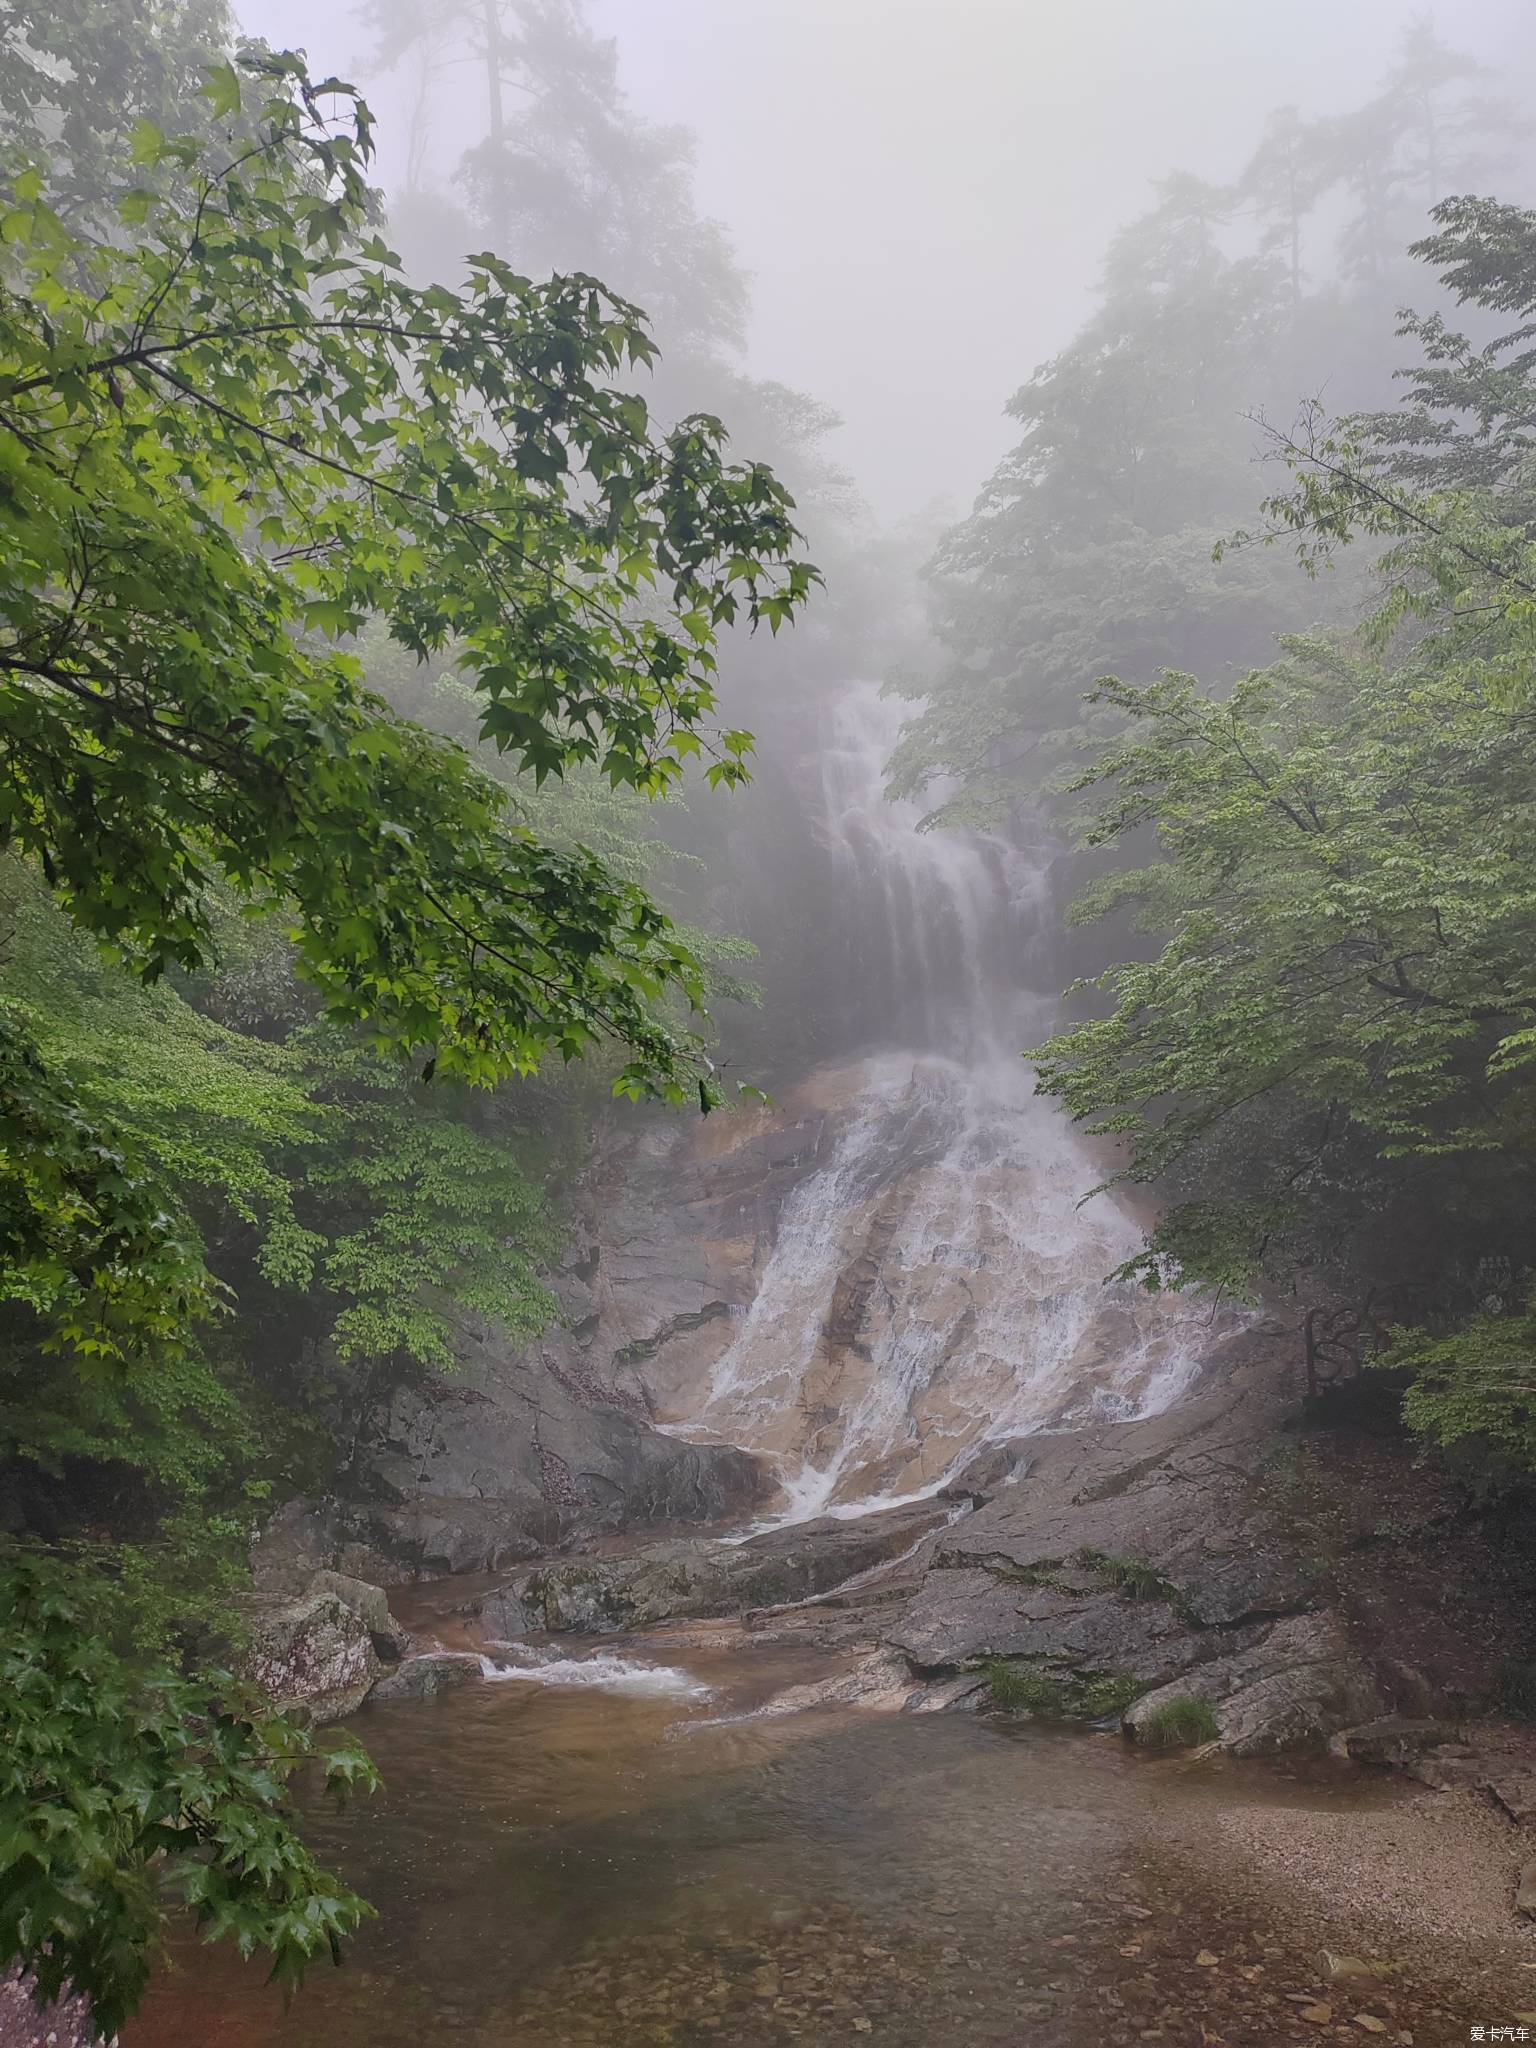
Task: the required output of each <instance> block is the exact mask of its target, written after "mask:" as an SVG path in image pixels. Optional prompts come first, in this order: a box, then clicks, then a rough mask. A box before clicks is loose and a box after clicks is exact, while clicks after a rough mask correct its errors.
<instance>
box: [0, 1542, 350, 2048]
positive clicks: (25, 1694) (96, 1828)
mask: <svg viewBox="0 0 1536 2048" xmlns="http://www.w3.org/2000/svg"><path fill="white" fill-rule="evenodd" d="M113 1621H114V1617H113V1612H112V1595H111V1589H110V1588H109V1587H107V1586H105V1585H104V1584H102V1583H101V1582H92V1581H91V1580H90V1579H89V1578H85V1577H82V1576H81V1575H80V1574H78V1573H76V1572H72V1571H70V1570H69V1569H68V1568H67V1567H65V1566H63V1565H62V1564H60V1563H58V1562H56V1561H50V1560H46V1559H41V1558H35V1557H34V1558H19V1557H7V1558H4V1559H0V1955H4V1956H7V1957H10V1956H16V1955H21V1956H24V1957H25V1958H26V1959H27V1963H28V1967H29V1968H30V1969H31V1970H32V1971H33V1972H34V1974H35V1976H36V1978H37V1983H38V1988H39V1991H40V1993H41V1994H42V1995H43V1996H44V1997H54V1996H56V1995H57V1994H58V1993H59V1992H60V1991H61V1990H62V1989H64V1988H66V1987H68V1986H72V1987H73V1988H74V1989H75V1990H77V1991H80V1992H82V1993H83V1994H84V1995H85V1997H86V1998H87V1999H88V2000H89V2002H90V2005H91V2009H92V2013H93V2015H94V2018H95V2021H96V2024H97V2026H98V2027H99V2028H100V2029H101V2031H102V2032H103V2033H105V2034H111V2033H112V2032H114V2031H115V2029H116V2028H117V2027H118V2026H119V2025H120V2024H121V2022H122V2021H123V2020H125V2019H126V2018H127V2017H128V2016H129V2014H130V2013H131V2012H132V2011H133V2009H134V2007H135V2005H136V2004H137V2002H138V1999H139V1996H140V1994H141V1993H142V1990H143V1987H144V1983H145V1980H146V1978H147V1976H148V1973H149V1969H150V1965H151V1963H152V1961H153V1959H154V1956H155V1953H156V1950H157V1946H158V1939H159V1933H160V1929H161V1926H162V1924H163V1922H164V1919H165V1916H166V1912H167V1908H168V1906H169V1905H170V1903H171V1902H172V1901H180V1902H183V1903H184V1904H185V1905H187V1906H189V1907H190V1908H191V1910H192V1912H193V1913H194V1915H195V1916H196V1919H197V1921H198V1924H199V1925H200V1926H201V1927H202V1928H203V1930H204V1931H205V1933H206V1934H207V1936H208V1938H209V1939H210V1940H212V1939H217V1938H221V1937H222V1938H227V1939H230V1940H233V1941H234V1942H235V1944H236V1946H237V1947H238V1948H239V1950H240V1952H241V1954H242V1955H247V1956H249V1955H252V1954H254V1953H256V1952H257V1951H265V1952H267V1953H268V1954H269V1955H270V1956H271V1958H272V1974H273V1976H274V1978H275V1979H276V1980H277V1981H278V1982H279V1983H280V1984H283V1985H284V1986H288V1987H291V1986H292V1985H294V1984H295V1983H296V1982H297V1981H298V1979H299V1977H300V1976H301V1975H302V1973H303V1970H304V1967H305V1965H306V1964H307V1963H309V1962H310V1961H312V1960H313V1959H314V1958H315V1957H316V1956H320V1955H324V1954H335V1953H336V1952H337V1950H338V1945H339V1943H340V1940H341V1938H342V1936H343V1935H346V1934H349V1933H351V1932H352V1931H353V1930H354V1929H355V1928H356V1927H357V1926H358V1925H359V1923H360V1922H361V1920H362V1919H363V1917H364V1916H365V1915H366V1914H367V1912H368V1911H369V1909H368V1907H367V1906H365V1905H364V1903H363V1902H362V1900H360V1899H359V1898H357V1897H356V1896H355V1895H354V1894H353V1893H351V1892H349V1891H348V1890H347V1889H346V1887H345V1886H343V1885H341V1884H340V1883H338V1882H337V1880H336V1879H334V1878H333V1877H331V1876H330V1875H329V1874H328V1873H327V1872H325V1871H323V1870H322V1869H321V1868H320V1867H319V1866H318V1865H317V1864H316V1862H315V1861H314V1859H313V1857H312V1856H311V1855H310V1853H309V1851H308V1850H307V1849H305V1848H304V1846H303V1844H302V1843H301V1842H300V1840H299V1838H298V1836H297V1834H296V1832H295V1830H294V1815H293V1808H292V1804H291V1801H290V1798H289V1794H288V1790H287V1787H288V1782H289V1780H290V1779H291V1778H292V1776H293V1774H294V1772H295V1771H296V1770H297V1769H298V1768H299V1767H300V1766H301V1765H303V1764H305V1763H306V1762H307V1761H308V1760H309V1759H310V1758H312V1757H313V1758H317V1759H319V1760H320V1762H321V1763H322V1765H323V1769H324V1773H325V1781H326V1784H327V1786H328V1787H329V1788H330V1789H331V1790H333V1791H334V1792H336V1793H338V1794H342V1793H345V1792H347V1791H348V1790H351V1789H353V1788H355V1787H362V1788H364V1789H368V1790H371V1789H372V1788H373V1787H374V1785H375V1784H376V1783H377V1779H376V1776H375V1773H374V1771H373V1768H372V1766H371V1765H370V1764H369V1762H368V1760H367V1758H366V1757H365V1756H364V1755H363V1753H362V1751H361V1750H360V1749H358V1747H357V1746H356V1744H355V1743H352V1742H350V1741H348V1740H345V1739H330V1740H327V1741H326V1742H325V1743H324V1744H323V1745H322V1743H321V1742H320V1741H319V1740H318V1739H317V1738H315V1737H313V1736H311V1735H309V1734H306V1733H305V1732H303V1731H302V1730H300V1729H299V1728H297V1727H295V1726H294V1725H293V1724H292V1723H291V1722H288V1721H285V1720H283V1719H282V1718H280V1717H277V1716H274V1715H273V1714H271V1712H270V1711H269V1710H267V1709H266V1708H265V1706H264V1704H263V1703H262V1702H261V1701H259V1700H257V1699H255V1698H254V1697H252V1696H251V1695H250V1694H249V1693H248V1692H247V1691H245V1690H243V1689H242V1688H241V1687H239V1686H238V1685H237V1684H236V1683H235V1682H234V1681H233V1680H232V1679H229V1678H227V1677H224V1676H220V1675H215V1676H213V1677H210V1678H206V1679H200V1680H191V1679H187V1678H185V1677H183V1676H182V1675H181V1674H180V1673H179V1672H178V1671H177V1670H176V1669H175V1668H173V1667H172V1666H171V1665H169V1664H165V1663H160V1662H147V1663H144V1662H138V1661H136V1660H134V1659H132V1658H128V1657H125V1656H123V1655H122V1654H120V1652H119V1651H118V1650H117V1649H115V1648H114V1647H113V1645H112V1635H113Z"/></svg>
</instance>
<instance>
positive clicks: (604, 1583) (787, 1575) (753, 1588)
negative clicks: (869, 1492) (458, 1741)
mask: <svg viewBox="0 0 1536 2048" xmlns="http://www.w3.org/2000/svg"><path fill="white" fill-rule="evenodd" d="M947 1517H948V1509H947V1508H945V1507H943V1506H935V1505H934V1504H931V1503H925V1504H922V1505H919V1506H917V1507H912V1508H896V1509H892V1510H890V1511H889V1512H888V1513H885V1514H881V1515H872V1516H869V1517H868V1518H867V1519H864V1520H861V1521H836V1520H825V1521H820V1522H806V1523H802V1524H801V1525H800V1526H799V1527H797V1528H792V1529H783V1530H778V1531H775V1532H774V1533H772V1534H769V1535H763V1536H755V1537H752V1538H750V1539H749V1540H748V1541H747V1542H745V1543H712V1542H709V1541H706V1540H704V1539H701V1538H682V1539H674V1540H672V1541H668V1542H662V1543H652V1544H647V1545H645V1546H644V1547H643V1548H641V1549H639V1550H635V1551H631V1552H630V1553H628V1554H627V1555H624V1556H607V1557H604V1556H594V1557H577V1558H567V1559H562V1560H560V1561H559V1562H557V1563H554V1564H547V1565H536V1566H534V1567H532V1568H531V1569H530V1570H528V1571H526V1572H521V1573H519V1574H518V1575H517V1576H516V1577H515V1578H513V1579H512V1580H511V1581H510V1582H509V1584H508V1585H506V1586H505V1587H502V1588H500V1589H499V1590H498V1591H496V1592H494V1593H492V1594H491V1595H489V1596H488V1598H487V1599H486V1600H485V1602H484V1603H483V1605H482V1607H481V1611H480V1618H481V1621H482V1624H483V1626H484V1627H485V1629H486V1632H487V1634H488V1635H489V1636H491V1637H492V1638H493V1639H500V1640H502V1641H507V1642H510V1641H513V1640H515V1639H516V1638H517V1637H518V1636H521V1635H526V1634H528V1633H529V1632H530V1631H533V1630H539V1629H547V1630H551V1631H555V1632H563V1631H566V1630H578V1631H581V1632H583V1633H587V1634H606V1633H609V1632H612V1631H614V1630H618V1629H624V1630H629V1629H642V1628H651V1627H654V1626H655V1625H656V1624H657V1623H659V1622H663V1621H671V1620H677V1619H683V1618H697V1617H700V1616H706V1615H720V1614H738V1613H742V1612H743V1611H749V1610H751V1609H754V1608H762V1607H776V1606H781V1605H783V1604H785V1603H786V1602H790V1601H796V1600H805V1599H809V1598H812V1597H814V1596H815V1595H817V1594H820V1593H825V1592H827V1591H829V1590H831V1589H832V1588H834V1587H838V1586H842V1585H844V1584H846V1583H847V1581H848V1580H850V1579H852V1578H855V1577H856V1576H857V1575H858V1574H859V1573H861V1572H865V1571H869V1570H872V1569H873V1568H874V1567H875V1566H876V1565H881V1564H885V1563H888V1562H889V1561H890V1560H892V1559H894V1558H898V1557H900V1556H902V1555H903V1553H905V1552H906V1551H908V1550H910V1549H911V1548H912V1546H913V1545H914V1544H916V1543H918V1542H920V1541H921V1540H922V1538H923V1537H924V1536H925V1535H928V1534H929V1533H931V1532H932V1531H935V1530H937V1529H939V1528H941V1527H942V1526H943V1525H944V1523H945V1521H946V1519H947Z"/></svg>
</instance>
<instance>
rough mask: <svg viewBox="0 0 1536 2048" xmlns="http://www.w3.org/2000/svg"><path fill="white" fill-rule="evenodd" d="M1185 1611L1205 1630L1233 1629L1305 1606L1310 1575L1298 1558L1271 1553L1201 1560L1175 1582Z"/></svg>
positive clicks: (1310, 1588) (1249, 1552)
mask: <svg viewBox="0 0 1536 2048" xmlns="http://www.w3.org/2000/svg"><path fill="white" fill-rule="evenodd" d="M1174 1584H1175V1590H1176V1592H1177V1595H1178V1602H1179V1606H1180V1608H1181V1610H1182V1611H1183V1612H1184V1613H1185V1614H1186V1615H1187V1616H1188V1617H1189V1619H1190V1620H1191V1621H1194V1622H1196V1623H1197V1624H1198V1625H1199V1626H1200V1627H1201V1628H1230V1627H1233V1626H1235V1625H1236V1624H1238V1623H1240V1622H1245V1621H1256V1620H1263V1619H1268V1618H1273V1617H1274V1616H1276V1615H1282V1614H1290V1613H1293V1612H1294V1611H1295V1610H1296V1609H1297V1608H1299V1607H1305V1606H1306V1605H1308V1603H1309V1602H1310V1601H1311V1599H1312V1598H1313V1580H1312V1575H1311V1574H1310V1573H1309V1572H1308V1571H1307V1570H1306V1569H1305V1568H1304V1567H1303V1566H1302V1565H1301V1563H1300V1562H1299V1561H1298V1560H1297V1559H1296V1558H1294V1557H1289V1556H1287V1555H1286V1554H1285V1552H1284V1551H1280V1550H1272V1549H1258V1550H1242V1549H1239V1550H1237V1551H1234V1552H1228V1553H1226V1554H1223V1553H1221V1552H1219V1551H1218V1552H1215V1553H1214V1554H1210V1555H1205V1556H1199V1557H1196V1558H1193V1559H1191V1560H1189V1561H1187V1562H1185V1563H1184V1564H1183V1565H1182V1566H1181V1568H1180V1569H1179V1570H1178V1573H1177V1577H1176V1579H1175V1581H1174Z"/></svg>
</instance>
